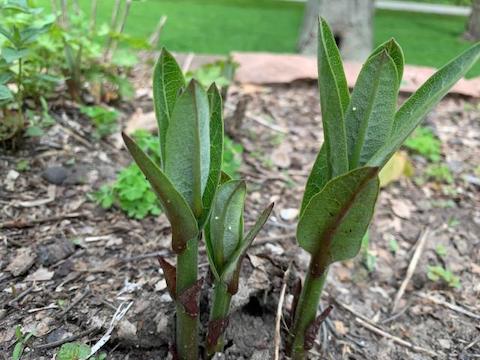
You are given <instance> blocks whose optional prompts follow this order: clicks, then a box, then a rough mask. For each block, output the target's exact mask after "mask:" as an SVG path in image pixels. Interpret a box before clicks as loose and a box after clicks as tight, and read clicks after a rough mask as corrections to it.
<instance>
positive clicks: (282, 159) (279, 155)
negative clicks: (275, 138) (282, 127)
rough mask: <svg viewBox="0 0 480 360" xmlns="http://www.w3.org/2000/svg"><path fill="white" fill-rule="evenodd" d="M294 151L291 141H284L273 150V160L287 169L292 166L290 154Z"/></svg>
mask: <svg viewBox="0 0 480 360" xmlns="http://www.w3.org/2000/svg"><path fill="white" fill-rule="evenodd" d="M291 153H292V147H291V146H290V144H289V143H287V142H284V143H282V144H281V145H280V146H279V147H277V148H276V149H275V150H273V152H272V157H271V159H272V162H273V164H274V165H275V166H277V167H279V168H282V169H286V168H289V167H290V164H291V160H290V154H291Z"/></svg>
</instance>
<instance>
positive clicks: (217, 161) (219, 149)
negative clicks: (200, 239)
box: [200, 84, 223, 224]
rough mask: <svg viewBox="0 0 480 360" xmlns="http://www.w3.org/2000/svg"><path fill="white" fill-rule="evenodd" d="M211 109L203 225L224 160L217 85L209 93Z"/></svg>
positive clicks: (219, 98)
mask: <svg viewBox="0 0 480 360" xmlns="http://www.w3.org/2000/svg"><path fill="white" fill-rule="evenodd" d="M207 95H208V100H209V105H210V106H209V107H210V171H209V174H208V180H207V186H206V187H205V191H204V193H203V199H202V200H203V208H204V211H203V214H202V221H200V224H203V223H204V222H205V221H206V219H207V217H208V214H209V210H210V206H211V203H212V200H213V197H214V196H215V191H216V189H217V186H218V183H219V181H220V173H221V169H222V159H223V117H222V109H223V106H222V97H221V95H220V92H219V90H218V88H217V86H216V85H215V84H212V86H210V88H209V89H208V92H207Z"/></svg>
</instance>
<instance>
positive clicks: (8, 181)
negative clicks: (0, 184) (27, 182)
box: [5, 170, 20, 191]
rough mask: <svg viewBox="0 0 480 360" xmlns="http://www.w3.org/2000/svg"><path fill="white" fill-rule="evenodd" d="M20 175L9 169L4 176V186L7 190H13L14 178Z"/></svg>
mask: <svg viewBox="0 0 480 360" xmlns="http://www.w3.org/2000/svg"><path fill="white" fill-rule="evenodd" d="M19 176H20V173H18V172H17V171H15V170H10V171H9V172H8V174H7V176H6V178H5V188H6V189H7V190H8V191H14V190H15V180H17V179H18V177H19Z"/></svg>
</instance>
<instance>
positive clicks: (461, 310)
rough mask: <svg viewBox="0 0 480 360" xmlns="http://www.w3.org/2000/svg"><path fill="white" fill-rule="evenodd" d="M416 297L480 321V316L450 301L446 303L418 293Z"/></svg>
mask: <svg viewBox="0 0 480 360" xmlns="http://www.w3.org/2000/svg"><path fill="white" fill-rule="evenodd" d="M416 295H417V296H418V297H420V298H422V299H425V300H428V301H431V302H433V303H434V304H437V305H442V306H445V307H446V308H448V309H450V310H452V311H455V312H458V313H460V314H463V315H465V316H468V317H471V318H473V319H476V320H480V315H478V314H475V313H473V312H471V311H468V310H466V309H464V308H463V307H461V306H459V305H455V304H452V303H449V302H448V301H445V300H443V299H440V298H438V297H435V296H432V295H430V294H424V293H418V294H416Z"/></svg>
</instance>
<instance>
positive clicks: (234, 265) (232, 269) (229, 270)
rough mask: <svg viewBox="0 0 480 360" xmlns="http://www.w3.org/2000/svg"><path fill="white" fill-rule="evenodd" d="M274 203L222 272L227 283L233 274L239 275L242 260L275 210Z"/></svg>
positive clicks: (254, 226) (248, 234) (260, 217)
mask: <svg viewBox="0 0 480 360" xmlns="http://www.w3.org/2000/svg"><path fill="white" fill-rule="evenodd" d="M273 205H274V204H273V203H271V204H270V205H269V206H268V207H267V208H266V209H265V210H263V212H262V213H261V214H260V216H259V217H258V219H257V221H256V222H255V224H254V225H253V227H252V228H251V229H250V231H249V232H248V233H247V235H246V236H245V237H244V238H243V240H242V242H241V244H240V246H239V247H237V249H236V250H235V252H234V253H233V254H232V255H231V256H230V258H229V259H228V263H227V264H226V265H225V268H224V270H223V273H222V274H221V276H222V279H223V280H224V282H225V283H227V284H228V283H230V280H232V276H235V274H236V275H237V276H238V272H239V268H240V263H241V260H242V259H243V257H244V256H245V254H246V253H247V250H248V248H249V247H250V245H252V243H253V240H255V237H256V236H257V235H258V233H259V232H260V230H262V227H263V225H265V223H266V222H267V220H268V217H269V216H270V213H271V212H272V210H273Z"/></svg>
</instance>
